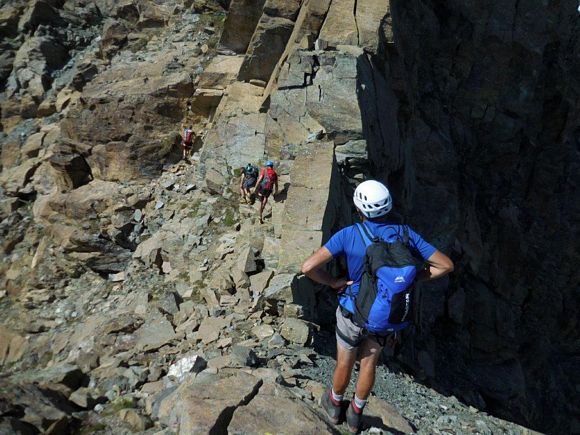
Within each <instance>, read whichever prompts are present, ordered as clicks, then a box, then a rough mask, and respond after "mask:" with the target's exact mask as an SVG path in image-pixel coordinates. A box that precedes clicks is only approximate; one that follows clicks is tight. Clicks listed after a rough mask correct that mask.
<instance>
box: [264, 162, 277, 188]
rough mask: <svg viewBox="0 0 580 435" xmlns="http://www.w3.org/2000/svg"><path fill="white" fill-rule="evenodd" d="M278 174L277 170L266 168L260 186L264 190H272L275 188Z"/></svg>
mask: <svg viewBox="0 0 580 435" xmlns="http://www.w3.org/2000/svg"><path fill="white" fill-rule="evenodd" d="M277 178H278V175H276V171H274V169H272V168H270V167H267V168H266V169H265V170H264V176H263V177H262V181H261V182H260V188H261V189H262V190H272V189H273V188H274V183H275V182H276V180H277Z"/></svg>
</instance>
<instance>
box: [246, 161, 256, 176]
mask: <svg viewBox="0 0 580 435" xmlns="http://www.w3.org/2000/svg"><path fill="white" fill-rule="evenodd" d="M244 175H245V176H246V177H248V178H258V168H256V167H255V166H254V165H252V164H250V163H248V166H246V169H245V170H244Z"/></svg>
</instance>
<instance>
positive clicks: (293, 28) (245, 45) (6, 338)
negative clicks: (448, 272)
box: [0, 0, 580, 434]
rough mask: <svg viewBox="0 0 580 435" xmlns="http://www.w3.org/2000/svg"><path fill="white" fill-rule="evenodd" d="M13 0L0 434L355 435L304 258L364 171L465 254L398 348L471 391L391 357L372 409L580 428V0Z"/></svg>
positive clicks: (447, 421) (419, 421) (424, 427)
mask: <svg viewBox="0 0 580 435" xmlns="http://www.w3.org/2000/svg"><path fill="white" fill-rule="evenodd" d="M1 4H2V5H1V6H0V39H1V41H0V90H1V93H0V143H1V147H0V169H1V173H0V301H1V302H2V303H1V304H0V318H2V326H1V327H0V366H2V372H3V373H5V374H6V376H3V378H2V381H1V382H2V385H0V409H1V412H0V414H2V415H3V416H5V418H3V419H2V422H0V432H2V433H4V432H7V433H11V432H14V431H20V432H22V433H36V432H43V433H68V432H77V431H81V432H83V431H85V430H86V431H94V430H98V431H101V430H102V431H107V432H110V433H127V432H128V431H137V432H149V431H152V433H165V432H167V433H169V432H171V433H187V434H190V433H208V432H209V433H226V432H228V433H253V432H260V433H261V432H264V433H265V432H279V431H280V430H281V428H284V430H287V431H288V433H337V432H339V431H341V430H342V429H341V428H339V427H337V428H335V427H333V426H330V425H329V424H328V422H327V421H326V420H325V419H324V417H322V415H321V410H320V407H319V406H318V405H317V401H318V400H319V399H320V396H321V394H322V393H323V391H324V390H325V388H326V387H325V386H324V385H322V384H320V383H319V382H327V377H325V378H324V379H322V378H321V376H322V374H324V373H326V374H328V373H327V372H329V371H331V369H330V368H329V367H330V366H329V365H328V364H329V363H328V362H327V359H328V356H329V355H333V354H334V353H333V352H334V351H335V349H334V342H333V338H332V337H333V332H332V331H331V330H329V329H328V328H331V327H332V324H333V319H334V317H333V316H334V314H333V312H334V309H335V308H336V298H335V295H334V294H333V293H332V292H329V291H328V289H324V288H322V287H321V286H313V284H312V282H310V281H309V280H308V279H306V278H305V277H303V276H300V274H299V272H300V265H301V263H302V262H303V260H304V259H305V258H306V257H307V256H308V255H309V254H310V253H312V252H313V251H314V250H316V249H317V248H318V247H319V246H320V245H321V244H322V243H324V242H325V241H326V240H327V239H328V238H329V237H330V236H331V235H332V234H333V233H334V232H336V231H337V230H339V229H340V228H342V227H344V226H345V225H349V224H351V223H352V222H354V221H355V220H356V219H357V217H356V215H355V213H353V212H354V209H353V206H352V200H351V198H352V192H353V189H354V187H355V185H356V184H357V183H358V182H360V181H362V180H364V179H366V178H370V177H372V178H378V179H380V180H383V181H385V182H386V183H387V184H388V186H389V188H390V190H391V192H392V194H393V197H394V202H395V209H396V210H395V213H396V214H399V215H401V216H404V217H405V220H406V221H407V222H409V223H410V224H411V225H412V226H413V228H415V229H416V230H417V231H418V232H419V233H421V234H422V235H424V236H425V238H426V239H427V240H429V241H431V242H432V243H433V244H434V245H436V246H437V247H438V248H439V249H441V250H442V251H444V252H446V253H448V254H450V255H451V256H452V258H453V259H454V261H455V263H456V265H457V272H456V273H454V274H453V275H452V276H451V277H450V278H449V279H445V280H442V281H440V282H437V283H434V284H429V285H423V287H421V288H419V289H418V293H417V298H416V299H417V301H418V306H417V310H416V311H417V312H416V313H415V314H416V322H415V325H414V327H413V328H411V329H410V330H408V331H406V333H405V337H404V341H403V345H402V349H401V353H400V354H399V355H398V356H397V357H393V358H391V359H390V360H389V365H390V366H391V365H395V366H397V368H399V369H400V367H401V366H403V367H404V368H405V369H406V370H408V371H410V372H411V373H413V374H414V375H415V376H417V377H418V378H419V379H421V380H422V381H426V382H425V383H426V384H428V385H432V386H434V387H436V388H437V389H438V390H440V391H443V392H444V393H445V394H446V396H457V397H459V398H461V400H463V401H464V402H466V403H467V404H469V405H472V407H471V408H470V407H468V406H466V405H464V404H461V403H459V402H458V401H457V400H456V399H454V398H449V397H445V396H441V395H439V396H437V395H436V392H435V391H434V390H431V389H427V388H426V387H425V388H424V389H421V388H423V387H420V386H417V385H416V384H413V383H412V382H411V381H410V380H409V378H408V377H404V376H401V375H396V374H394V373H391V372H389V371H387V370H385V368H384V367H383V366H381V367H380V368H379V375H378V376H377V383H378V384H379V386H378V387H377V389H376V391H377V392H380V394H383V393H384V389H383V388H382V387H380V383H381V382H383V385H384V382H385V381H384V380H385V379H387V378H388V376H386V377H385V375H387V374H388V375H389V376H391V378H389V379H393V378H395V379H396V380H397V381H398V382H400V383H401V384H400V385H404V386H405V388H404V389H401V390H404V391H405V394H404V395H403V394H400V395H399V396H396V397H395V398H394V399H393V400H392V402H393V403H394V404H396V405H397V407H396V408H394V407H391V406H389V404H387V403H385V402H383V401H382V400H381V398H380V397H376V396H373V397H372V398H371V400H370V402H369V406H368V408H367V410H366V417H365V421H364V431H365V432H366V433H377V432H378V431H391V432H397V433H409V432H413V431H415V432H419V433H434V432H456V433H463V432H474V433H475V432H477V433H496V432H497V433H500V432H505V433H529V431H528V430H527V429H523V428H520V427H517V426H516V425H514V424H511V423H508V422H505V421H501V420H498V419H494V418H492V417H489V416H488V415H486V414H484V413H480V412H479V411H478V409H477V408H479V410H482V411H484V410H485V411H486V412H492V413H494V414H496V415H499V416H502V417H504V418H507V419H510V420H512V421H517V422H519V423H522V424H526V425H529V426H532V427H536V428H538V429H540V430H544V431H546V432H550V433H569V432H570V433H574V432H577V431H578V428H579V427H580V420H579V419H578V409H577V400H575V398H576V396H577V390H578V385H580V380H579V379H577V377H578V375H577V373H579V372H580V371H579V370H578V367H577V362H576V359H577V357H576V355H577V353H578V346H577V343H578V328H577V326H578V325H577V319H578V306H579V305H580V301H578V292H577V291H576V290H577V287H578V286H577V282H578V274H577V272H575V268H574V267H573V264H574V262H575V260H578V252H577V249H576V245H575V241H576V237H575V235H576V233H577V230H576V228H575V226H574V223H576V221H578V216H579V209H578V201H575V198H574V193H575V190H574V188H575V186H576V185H577V184H578V181H579V180H578V174H579V173H580V172H579V171H578V166H579V158H578V152H577V142H578V131H577V125H578V108H577V107H578V98H577V92H578V85H577V77H578V68H579V66H578V62H577V61H576V59H577V58H578V56H574V55H575V54H577V52H578V30H577V28H576V27H575V26H574V23H575V20H576V19H577V4H571V3H570V2H563V3H554V2H552V3H550V4H547V3H546V4H544V3H542V4H540V3H538V2H536V3H534V2H531V3H530V2H511V3H510V2H506V1H503V0H495V1H493V2H488V3H485V4H483V3H481V2H479V3H477V2H453V1H452V2H448V3H446V4H442V2H435V1H430V0H427V1H417V0H410V1H406V2H402V1H387V0H303V1H295V0H231V1H227V0H221V1H214V0H193V1H192V0H183V1H182V0H171V1H150V0H123V1H112V0H97V1H94V2H88V1H84V0H70V1H69V0H67V1H43V0H42V1H41V0H31V1H24V0H21V1H14V2H2V3H1ZM190 125H191V126H193V129H194V131H195V133H196V138H195V141H194V147H193V148H194V153H193V155H192V157H191V160H190V161H189V162H188V163H187V162H178V159H179V158H180V155H181V154H180V152H181V151H180V149H179V144H180V141H181V138H180V135H181V131H182V130H181V129H182V128H183V126H190ZM268 159H269V160H274V161H275V167H276V170H277V171H278V174H279V193H278V194H277V195H272V196H271V197H270V200H269V202H268V205H267V207H266V210H265V218H266V223H265V224H263V225H260V224H259V223H258V222H257V210H256V207H257V204H253V205H252V204H250V205H248V204H238V198H237V194H238V188H239V181H240V178H239V177H240V173H239V169H240V167H242V166H245V165H246V164H247V163H248V162H251V163H254V164H256V165H261V164H263V162H264V161H265V160H268ZM189 163H191V164H189ZM332 267H333V268H334V269H337V270H340V268H341V265H340V264H336V265H332ZM320 326H322V328H320ZM314 349H316V351H315V350H314ZM328 349H332V350H328ZM327 366H328V367H327ZM401 370H402V369H400V370H399V371H401ZM328 376H330V375H328ZM405 382H406V383H405ZM409 384H411V386H409ZM425 397H436V399H434V402H433V403H434V404H433V407H431V408H429V407H424V406H423V405H425V404H424V403H423V401H424V398H425ZM405 403H406V405H401V404H405ZM79 407H80V408H81V409H83V411H81V412H79ZM433 409H435V411H433ZM402 415H404V416H405V418H403V416H402ZM290 417H291V418H290ZM408 420H409V421H408Z"/></svg>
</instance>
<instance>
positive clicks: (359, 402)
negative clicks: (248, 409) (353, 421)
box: [354, 394, 367, 409]
mask: <svg viewBox="0 0 580 435" xmlns="http://www.w3.org/2000/svg"><path fill="white" fill-rule="evenodd" d="M354 404H355V405H356V407H357V408H358V409H363V408H364V407H365V405H366V404H367V401H366V400H362V399H359V398H358V397H357V396H356V394H355V395H354Z"/></svg>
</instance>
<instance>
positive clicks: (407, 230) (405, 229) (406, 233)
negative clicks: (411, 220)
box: [403, 225, 409, 246]
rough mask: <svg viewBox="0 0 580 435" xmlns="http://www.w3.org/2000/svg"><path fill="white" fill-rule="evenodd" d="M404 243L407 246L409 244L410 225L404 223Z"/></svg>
mask: <svg viewBox="0 0 580 435" xmlns="http://www.w3.org/2000/svg"><path fill="white" fill-rule="evenodd" d="M403 243H404V244H405V246H409V227H408V226H407V225H403Z"/></svg>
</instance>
